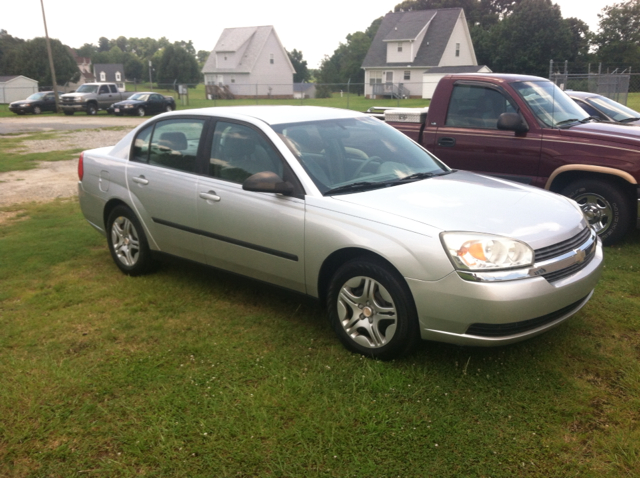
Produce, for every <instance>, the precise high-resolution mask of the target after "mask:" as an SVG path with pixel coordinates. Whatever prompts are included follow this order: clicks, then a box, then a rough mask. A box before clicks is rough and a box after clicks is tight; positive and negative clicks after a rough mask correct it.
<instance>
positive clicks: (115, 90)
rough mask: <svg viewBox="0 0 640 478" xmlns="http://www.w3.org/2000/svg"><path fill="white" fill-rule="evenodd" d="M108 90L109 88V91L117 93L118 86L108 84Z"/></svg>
mask: <svg viewBox="0 0 640 478" xmlns="http://www.w3.org/2000/svg"><path fill="white" fill-rule="evenodd" d="M109 90H111V93H117V92H118V88H116V85H109Z"/></svg>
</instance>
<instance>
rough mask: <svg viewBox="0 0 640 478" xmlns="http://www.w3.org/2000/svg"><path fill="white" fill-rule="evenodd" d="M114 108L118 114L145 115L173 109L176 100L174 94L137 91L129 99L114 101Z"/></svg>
mask: <svg viewBox="0 0 640 478" xmlns="http://www.w3.org/2000/svg"><path fill="white" fill-rule="evenodd" d="M112 109H113V112H114V113H115V114H116V115H118V116H122V115H136V116H145V115H148V114H151V115H153V114H156V113H164V112H167V111H173V110H175V109H176V101H175V100H174V99H173V97H172V96H163V95H161V94H159V93H153V92H150V91H149V92H141V93H135V94H133V95H131V97H129V99H127V100H124V101H119V102H118V103H114V104H113V106H112Z"/></svg>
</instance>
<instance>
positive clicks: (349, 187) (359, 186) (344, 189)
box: [324, 181, 388, 196]
mask: <svg viewBox="0 0 640 478" xmlns="http://www.w3.org/2000/svg"><path fill="white" fill-rule="evenodd" d="M387 185H388V183H386V182H381V183H373V182H371V181H358V182H357V183H351V184H345V185H344V186H338V187H337V188H333V189H329V190H328V191H327V192H325V193H324V195H325V196H331V195H333V194H341V193H348V192H353V191H365V190H367V189H375V188H381V187H385V186H387Z"/></svg>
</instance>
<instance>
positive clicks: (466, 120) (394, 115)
mask: <svg viewBox="0 0 640 478" xmlns="http://www.w3.org/2000/svg"><path fill="white" fill-rule="evenodd" d="M382 115H383V117H384V120H385V121H386V122H387V124H390V125H392V126H394V127H395V128H397V129H398V130H400V131H402V132H403V133H405V134H406V135H407V136H409V137H410V138H412V139H413V140H415V141H417V142H418V143H420V144H421V145H422V146H424V147H425V148H427V149H428V150H429V151H431V152H432V153H434V154H435V155H436V156H437V157H439V158H440V159H442V160H443V161H444V162H445V163H447V164H448V165H449V166H451V167H453V168H457V169H464V170H467V171H473V172H476V173H480V174H487V175H491V176H495V177H500V178H503V179H508V180H510V181H517V182H521V183H524V184H531V185H533V186H537V187H539V188H544V189H546V190H549V191H553V192H555V193H560V194H563V195H565V196H567V197H570V198H572V199H574V200H575V201H576V202H578V204H580V206H581V207H582V210H583V211H584V213H585V216H586V217H587V218H588V220H589V223H590V224H591V226H592V227H593V228H594V229H595V230H596V232H597V233H598V235H599V236H600V238H601V239H602V242H603V244H604V245H612V244H615V243H616V242H617V241H619V240H621V239H622V238H623V237H624V235H625V234H626V233H627V232H628V231H629V230H630V229H632V228H640V129H638V128H631V127H628V126H626V125H621V124H613V123H603V122H601V121H597V120H593V118H591V117H590V116H589V114H588V113H587V112H586V111H584V110H583V109H582V108H579V107H578V106H577V105H576V103H575V102H574V101H573V100H571V98H569V97H568V96H567V95H566V94H565V93H564V92H563V91H562V90H561V89H560V88H558V86H556V85H555V84H554V83H553V82H551V81H549V80H548V79H546V78H540V77H536V76H527V75H511V74H498V73H468V74H454V75H445V76H444V77H442V78H441V79H440V81H439V82H438V85H437V87H436V89H435V91H434V93H433V98H432V99H431V102H430V103H429V108H428V109H427V108H398V109H395V110H394V109H385V110H383V112H382ZM378 116H380V114H379V113H378Z"/></svg>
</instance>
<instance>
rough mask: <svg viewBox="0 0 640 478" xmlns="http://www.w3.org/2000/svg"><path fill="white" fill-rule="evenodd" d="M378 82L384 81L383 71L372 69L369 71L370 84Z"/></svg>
mask: <svg viewBox="0 0 640 478" xmlns="http://www.w3.org/2000/svg"><path fill="white" fill-rule="evenodd" d="M378 83H382V72H381V71H371V72H370V73H369V84H370V85H375V84H378Z"/></svg>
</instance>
